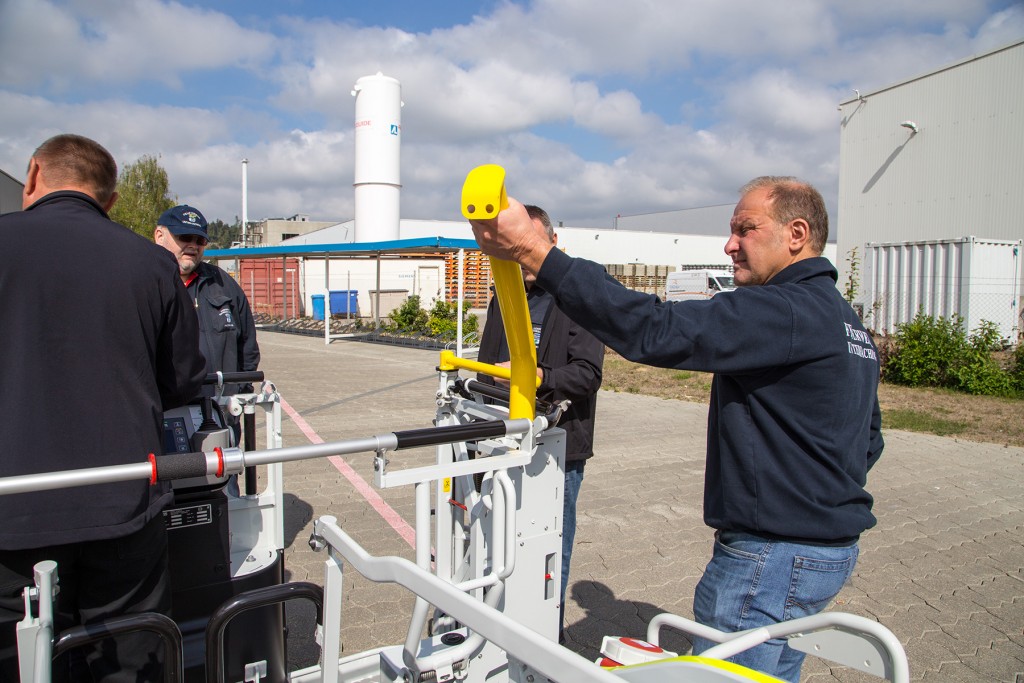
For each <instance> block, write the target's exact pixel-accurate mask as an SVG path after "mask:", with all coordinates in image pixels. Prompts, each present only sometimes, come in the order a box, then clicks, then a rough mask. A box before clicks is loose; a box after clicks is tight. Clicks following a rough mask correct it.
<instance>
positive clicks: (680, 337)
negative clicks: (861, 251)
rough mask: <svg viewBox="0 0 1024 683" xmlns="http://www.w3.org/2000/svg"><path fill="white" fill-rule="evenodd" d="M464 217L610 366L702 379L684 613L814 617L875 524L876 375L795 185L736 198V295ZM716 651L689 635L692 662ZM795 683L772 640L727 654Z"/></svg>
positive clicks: (752, 187)
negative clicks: (630, 282)
mask: <svg viewBox="0 0 1024 683" xmlns="http://www.w3.org/2000/svg"><path fill="white" fill-rule="evenodd" d="M509 204H510V206H509V208H508V209H506V210H504V211H502V212H501V213H500V214H499V215H498V217H497V218H496V219H494V220H490V221H471V223H472V226H473V232H474V234H475V235H476V239H477V242H478V243H479V244H480V247H481V249H483V251H484V253H486V254H490V255H492V256H497V257H500V258H504V259H509V260H513V261H517V262H518V263H519V264H520V265H521V266H522V267H523V268H525V269H527V270H529V271H530V272H532V273H534V274H536V276H537V283H538V284H539V285H540V286H541V287H543V288H544V290H545V291H547V292H550V293H551V294H552V295H553V296H554V298H555V302H556V305H557V306H558V308H559V309H560V310H562V311H563V312H565V313H566V314H567V315H568V316H569V317H570V318H572V319H573V320H574V321H576V322H577V323H578V324H580V325H581V326H582V327H583V328H584V329H586V330H588V331H590V332H591V333H592V334H593V335H594V336H596V337H597V338H598V339H600V340H601V341H603V342H604V343H605V344H607V345H608V346H609V347H611V348H612V349H614V350H615V351H617V352H618V353H620V354H621V355H622V356H624V357H626V358H628V359H630V360H633V361H636V362H640V363H647V364H650V365H656V366H659V367H668V368H679V369H685V370H698V371H704V372H713V373H715V378H714V381H713V383H712V387H711V401H710V406H709V411H708V445H707V464H706V473H705V485H704V521H705V523H706V524H707V525H708V526H710V527H712V528H714V529H715V530H716V531H715V547H714V552H713V556H712V559H711V561H710V562H709V563H708V566H707V568H706V569H705V571H704V575H703V577H702V578H701V581H700V583H699V584H698V586H697V590H696V594H695V595H694V606H693V607H694V616H695V618H696V619H697V620H698V621H700V622H701V623H704V624H707V625H709V626H712V627H714V628H717V629H720V630H723V631H729V632H733V631H740V630H745V629H749V628H756V627H758V626H763V625H768V624H772V623H777V622H779V621H783V620H787V619H793V618H796V617H802V616H807V615H810V614H815V613H817V612H820V611H821V610H822V609H824V608H825V607H827V606H828V605H829V603H830V602H831V601H832V599H833V598H834V597H835V596H836V595H837V594H838V593H839V591H840V589H841V588H842V586H843V585H844V583H846V581H847V580H848V579H849V578H850V576H851V574H852V573H853V569H854V566H855V564H856V561H857V555H858V545H857V543H858V538H859V536H860V534H861V533H862V532H863V531H864V530H865V529H868V528H870V527H872V526H874V524H875V518H874V516H873V515H872V514H871V504H872V498H871V496H870V495H869V494H868V493H867V491H865V489H864V486H865V483H866V480H867V471H868V469H870V468H871V466H872V465H874V463H875V462H876V461H877V460H878V458H879V456H880V455H881V453H882V447H883V443H882V435H881V413H880V411H879V408H878V396H877V388H878V375H879V365H878V356H877V351H876V349H875V347H874V344H873V343H872V340H871V337H870V335H869V334H868V333H867V332H866V331H865V330H864V327H863V326H862V325H861V323H860V320H859V319H858V318H857V315H856V314H855V313H854V311H853V309H852V308H851V307H850V305H849V304H848V303H847V302H846V301H845V300H843V298H842V296H841V295H840V293H839V291H838V290H837V289H836V286H835V283H836V279H837V277H838V275H837V273H836V270H835V268H834V267H833V265H832V264H831V263H830V262H829V261H828V260H827V259H825V258H822V257H821V253H822V251H823V249H824V247H825V242H826V240H827V238H828V214H827V212H826V210H825V204H824V201H823V200H822V198H821V195H820V194H819V193H818V191H817V190H815V189H814V188H813V187H812V186H810V185H809V184H807V183H805V182H802V181H799V180H797V179H795V178H789V177H776V176H764V177H760V178H756V179H754V180H753V181H751V182H750V183H748V184H747V185H746V186H744V187H743V188H742V190H741V199H740V201H739V203H738V204H737V205H736V208H735V210H734V212H733V217H732V220H731V221H730V230H731V234H730V236H729V239H728V241H727V242H726V245H725V252H726V253H727V254H728V255H729V256H730V258H731V259H732V261H733V265H734V267H735V274H734V276H735V281H736V284H737V286H738V289H737V290H736V291H733V292H728V293H722V294H719V295H718V296H715V297H714V298H712V299H710V300H708V301H675V302H664V301H661V300H660V299H658V298H657V297H655V296H652V295H649V294H643V293H640V292H634V291H632V290H628V289H626V288H624V287H623V286H621V285H620V284H619V283H618V282H617V281H616V280H614V279H613V278H612V277H611V276H609V275H607V274H606V273H605V270H604V268H603V267H602V266H600V265H598V264H596V263H592V262H590V261H586V260H584V259H577V258H571V257H569V256H567V255H566V254H565V253H563V252H561V251H560V250H558V249H552V248H551V245H550V244H549V243H547V242H545V241H544V240H541V239H539V237H538V236H537V234H536V232H535V231H534V230H532V229H531V226H530V220H529V216H527V214H526V212H525V210H524V209H523V206H522V204H520V203H519V202H517V201H515V200H512V199H510V200H509ZM712 645H714V643H712V642H710V641H706V640H703V639H700V638H697V639H695V640H694V643H693V651H694V653H695V654H699V653H700V652H702V651H704V650H706V649H708V648H709V647H711V646H712ZM732 661H735V662H737V663H739V664H742V665H744V666H748V667H750V668H752V669H756V670H758V671H763V672H765V673H768V674H772V675H775V676H778V677H780V678H783V679H786V680H790V681H794V682H795V681H798V680H799V677H800V667H801V665H802V664H803V654H802V653H800V652H797V651H796V650H793V649H791V648H789V647H788V646H787V645H786V644H785V642H784V641H779V640H773V641H769V642H768V643H765V644H764V645H761V646H758V647H756V648H752V649H751V650H748V651H747V652H745V653H741V654H740V655H738V656H736V657H734V658H732Z"/></svg>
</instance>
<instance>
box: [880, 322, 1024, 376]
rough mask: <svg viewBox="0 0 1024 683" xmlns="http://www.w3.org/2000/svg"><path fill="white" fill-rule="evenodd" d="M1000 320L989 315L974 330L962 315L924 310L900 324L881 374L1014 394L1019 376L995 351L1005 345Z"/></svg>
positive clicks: (889, 347)
mask: <svg viewBox="0 0 1024 683" xmlns="http://www.w3.org/2000/svg"><path fill="white" fill-rule="evenodd" d="M1004 341H1005V340H1003V339H1002V338H1001V337H1000V336H999V328H998V327H997V326H996V324H995V323H993V322H990V321H987V320H984V321H982V322H981V325H980V326H979V327H978V328H977V329H976V330H975V331H974V332H973V333H972V334H970V335H968V334H967V332H966V330H965V329H964V322H963V318H961V317H960V316H953V317H952V318H941V317H940V318H936V317H933V316H930V315H925V314H923V313H918V315H917V316H916V317H915V318H914V319H913V320H912V321H910V322H909V323H901V324H899V325H897V326H896V334H895V335H894V336H893V338H892V339H890V340H889V344H888V345H887V347H886V348H885V349H884V352H883V354H882V356H883V362H884V363H883V368H882V378H883V379H884V380H885V381H887V382H891V383H893V384H902V385H905V386H910V387H941V388H946V389H953V390H954V391H961V392H964V393H969V394H983V395H988V396H1011V395H1013V394H1014V393H1015V391H1016V390H1017V389H1016V387H1015V385H1014V381H1015V380H1014V376H1013V375H1012V373H1011V372H1007V371H1005V370H1003V368H1001V367H1000V366H999V363H998V362H996V360H995V358H994V357H993V356H992V352H993V351H996V350H999V349H1001V348H1003V345H1004Z"/></svg>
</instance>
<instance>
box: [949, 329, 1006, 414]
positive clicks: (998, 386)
mask: <svg viewBox="0 0 1024 683" xmlns="http://www.w3.org/2000/svg"><path fill="white" fill-rule="evenodd" d="M1003 342H1004V340H1003V338H1002V337H1001V336H1000V334H999V327H998V326H997V325H996V324H995V323H993V322H990V321H988V320H982V321H981V325H980V326H979V327H978V329H976V330H975V331H974V332H973V333H972V334H971V336H970V338H968V340H967V346H966V348H965V349H964V351H963V354H962V356H961V357H960V358H959V362H957V363H954V364H953V367H952V369H951V372H950V374H951V375H952V377H953V379H954V381H955V384H954V385H953V387H952V388H954V389H957V390H958V391H963V392H964V393H967V394H979V395H985V396H1012V395H1013V394H1014V387H1013V380H1012V378H1011V376H1010V373H1008V372H1006V371H1004V370H1003V369H1002V368H1001V367H999V363H997V362H996V359H995V358H993V356H992V352H993V351H998V350H1000V349H1002V348H1003Z"/></svg>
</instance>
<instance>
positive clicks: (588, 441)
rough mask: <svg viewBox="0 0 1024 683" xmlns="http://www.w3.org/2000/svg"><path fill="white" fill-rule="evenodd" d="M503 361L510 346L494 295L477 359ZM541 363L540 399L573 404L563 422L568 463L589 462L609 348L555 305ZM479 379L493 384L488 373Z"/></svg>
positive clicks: (547, 324) (539, 352) (544, 337)
mask: <svg viewBox="0 0 1024 683" xmlns="http://www.w3.org/2000/svg"><path fill="white" fill-rule="evenodd" d="M499 358H508V342H507V341H506V339H505V326H504V325H503V324H502V320H501V310H500V309H499V308H498V297H496V296H495V297H491V303H490V304H488V306H487V321H486V324H485V325H484V333H483V336H482V337H481V338H480V354H479V355H478V356H477V360H479V361H480V362H482V363H492V364H493V363H496V362H498V360H499ZM537 365H538V367H540V368H541V369H543V370H544V381H543V382H541V385H540V387H539V388H538V389H537V398H539V399H541V400H544V401H561V400H564V399H569V400H570V401H572V405H571V407H570V408H569V410H568V411H567V412H566V413H565V414H564V415H563V416H562V419H561V420H560V421H559V423H558V426H559V427H561V428H562V429H564V430H565V459H566V461H567V462H571V461H573V460H586V459H587V458H590V457H591V456H593V455H594V414H595V413H596V411H597V391H598V389H600V388H601V370H602V368H603V367H604V344H602V343H601V342H600V341H598V340H597V339H596V338H595V337H594V336H593V335H592V334H590V333H589V332H587V331H586V330H584V329H583V328H582V327H580V326H579V325H577V324H576V323H574V322H573V321H572V320H570V319H569V318H568V317H567V316H566V315H565V314H564V313H562V312H561V311H559V310H558V308H557V307H556V306H551V307H550V308H549V309H548V312H547V315H546V316H545V317H544V323H543V327H542V328H541V336H540V344H539V345H538V347H537ZM480 380H481V381H483V382H488V383H493V381H494V380H493V378H491V377H489V376H487V375H481V376H480Z"/></svg>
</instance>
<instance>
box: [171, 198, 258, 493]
mask: <svg viewBox="0 0 1024 683" xmlns="http://www.w3.org/2000/svg"><path fill="white" fill-rule="evenodd" d="M153 240H154V241H155V242H156V243H157V244H159V245H160V246H162V247H163V248H164V249H167V251H169V252H171V254H173V255H174V258H175V259H177V261H178V270H179V272H180V273H181V281H182V282H183V283H185V288H186V289H187V290H188V294H189V298H190V299H191V300H192V303H193V305H194V306H195V309H196V314H197V315H198V316H199V332H200V334H199V349H200V351H202V352H203V356H205V357H206V372H207V373H213V372H251V371H254V370H256V369H257V367H258V366H259V364H260V347H259V345H258V344H257V343H256V324H255V322H254V321H253V317H252V311H251V310H250V308H249V301H248V299H246V297H245V293H244V292H243V291H242V288H241V287H239V285H238V283H237V282H235V280H234V278H232V277H231V276H230V275H229V274H228V273H227V272H226V271H224V270H223V269H221V268H219V267H217V266H215V265H213V264H212V263H204V262H203V252H204V251H205V250H206V244H207V243H208V242H209V235H208V234H207V224H206V218H204V217H203V214H202V213H200V211H199V209H197V208H195V207H192V206H189V205H187V204H182V205H180V206H175V207H172V208H170V209H167V210H166V211H164V212H163V214H161V215H160V218H159V220H158V221H157V226H156V230H155V231H154V232H153ZM249 390H250V388H249V387H248V386H241V385H238V384H225V387H224V394H225V395H230V394H234V393H239V392H242V391H249ZM204 392H205V393H206V394H207V395H212V393H213V391H212V388H211V387H209V386H207V387H204ZM235 434H236V435H237V434H238V430H237V429H236V430H235ZM235 487H237V484H235Z"/></svg>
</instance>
